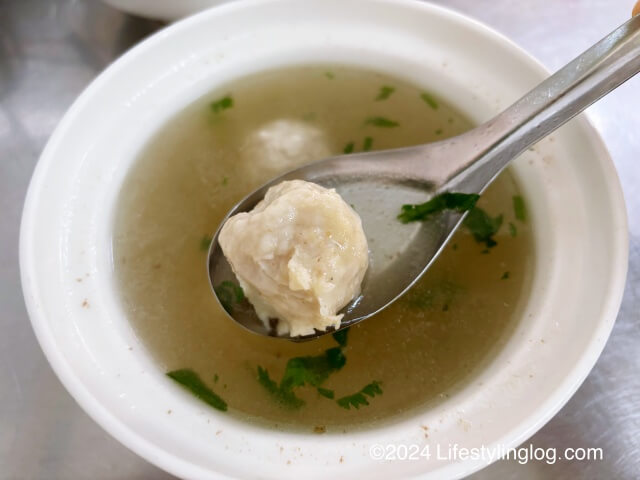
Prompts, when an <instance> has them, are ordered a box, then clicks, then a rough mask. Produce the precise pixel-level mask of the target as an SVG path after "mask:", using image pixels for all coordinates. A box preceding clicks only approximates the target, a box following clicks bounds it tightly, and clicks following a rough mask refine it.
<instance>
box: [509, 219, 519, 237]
mask: <svg viewBox="0 0 640 480" xmlns="http://www.w3.org/2000/svg"><path fill="white" fill-rule="evenodd" d="M509 234H510V235H511V236H512V237H515V236H516V235H518V229H517V228H516V226H515V225H514V224H513V222H509Z"/></svg>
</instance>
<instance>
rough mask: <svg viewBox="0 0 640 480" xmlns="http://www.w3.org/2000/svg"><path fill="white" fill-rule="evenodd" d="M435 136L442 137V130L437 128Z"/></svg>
mask: <svg viewBox="0 0 640 480" xmlns="http://www.w3.org/2000/svg"><path fill="white" fill-rule="evenodd" d="M434 133H435V134H436V135H442V129H441V128H439V129H437V130H436V131H435V132H434Z"/></svg>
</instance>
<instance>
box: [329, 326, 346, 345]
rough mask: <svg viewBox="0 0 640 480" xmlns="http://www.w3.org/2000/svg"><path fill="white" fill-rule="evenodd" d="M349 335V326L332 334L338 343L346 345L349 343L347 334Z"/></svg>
mask: <svg viewBox="0 0 640 480" xmlns="http://www.w3.org/2000/svg"><path fill="white" fill-rule="evenodd" d="M348 335H349V327H347V328H343V329H342V330H338V331H337V332H333V333H332V334H331V336H332V337H333V339H334V340H335V341H336V342H338V345H340V346H341V347H344V346H346V345H347V336H348Z"/></svg>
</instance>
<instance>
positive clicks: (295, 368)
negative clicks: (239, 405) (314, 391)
mask: <svg viewBox="0 0 640 480" xmlns="http://www.w3.org/2000/svg"><path fill="white" fill-rule="evenodd" d="M346 362H347V358H346V357H345V356H344V354H343V353H342V349H341V348H340V347H334V348H330V349H328V350H326V351H325V352H324V354H321V355H316V356H313V357H311V356H309V357H294V358H291V359H290V360H289V361H288V362H287V366H286V367H285V370H284V374H283V375H282V380H281V381H280V384H277V383H276V382H275V381H274V380H272V379H271V377H269V373H268V372H267V370H266V369H264V368H262V367H258V381H259V382H260V384H261V385H262V386H264V387H265V389H266V390H267V391H268V392H269V393H271V394H272V395H274V396H275V397H276V399H277V400H278V401H279V402H280V403H282V404H283V405H285V406H289V407H294V408H298V407H301V406H302V405H304V401H303V400H302V399H300V398H298V397H297V396H296V395H295V393H294V392H293V389H294V388H296V387H302V386H305V385H309V386H312V387H316V388H318V387H320V385H321V384H322V383H323V382H324V381H325V380H326V379H327V378H328V377H329V375H330V374H332V373H333V372H336V371H338V370H340V369H341V368H342V367H344V365H345V363H346Z"/></svg>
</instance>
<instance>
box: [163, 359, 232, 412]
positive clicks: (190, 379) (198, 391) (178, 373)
mask: <svg viewBox="0 0 640 480" xmlns="http://www.w3.org/2000/svg"><path fill="white" fill-rule="evenodd" d="M167 377H169V378H171V379H173V380H174V381H176V382H177V383H179V384H180V385H181V386H182V387H184V388H185V389H187V390H188V391H189V392H191V393H192V394H193V395H195V396H196V397H197V398H199V399H200V400H202V401H203V402H205V403H206V404H208V405H210V406H212V407H213V408H216V409H218V410H221V411H223V412H226V411H227V402H225V401H224V400H223V399H222V398H221V397H220V396H219V395H217V394H216V393H214V392H213V390H211V389H210V388H209V387H207V386H206V385H205V384H204V382H203V381H202V379H200V377H199V376H198V374H197V373H196V372H194V371H193V370H190V369H188V368H183V369H181V370H174V371H172V372H167Z"/></svg>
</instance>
